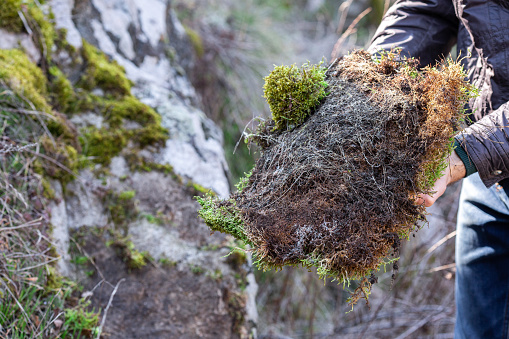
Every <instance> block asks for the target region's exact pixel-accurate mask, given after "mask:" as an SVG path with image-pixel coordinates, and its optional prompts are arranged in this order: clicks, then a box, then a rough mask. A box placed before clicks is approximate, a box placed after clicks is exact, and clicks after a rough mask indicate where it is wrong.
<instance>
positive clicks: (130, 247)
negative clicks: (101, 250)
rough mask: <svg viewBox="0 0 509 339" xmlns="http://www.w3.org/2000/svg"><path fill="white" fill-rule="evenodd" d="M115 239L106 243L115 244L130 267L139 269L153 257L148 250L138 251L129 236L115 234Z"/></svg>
mask: <svg viewBox="0 0 509 339" xmlns="http://www.w3.org/2000/svg"><path fill="white" fill-rule="evenodd" d="M114 236H115V240H112V241H109V242H107V243H106V245H108V246H113V247H115V248H116V249H117V250H118V251H119V255H120V257H121V258H122V260H123V261H124V262H125V263H126V265H127V268H128V269H133V270H137V269H140V268H143V267H145V266H146V265H147V263H148V261H150V260H152V257H151V256H150V254H149V253H148V252H147V251H142V252H140V251H138V250H137V249H136V248H135V246H134V244H133V242H132V241H131V240H129V238H128V237H121V236H119V235H118V234H116V235H114Z"/></svg>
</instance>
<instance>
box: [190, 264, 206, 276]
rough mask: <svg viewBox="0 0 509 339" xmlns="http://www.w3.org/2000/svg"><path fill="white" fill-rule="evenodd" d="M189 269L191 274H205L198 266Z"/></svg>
mask: <svg viewBox="0 0 509 339" xmlns="http://www.w3.org/2000/svg"><path fill="white" fill-rule="evenodd" d="M190 268H191V272H193V273H194V274H203V273H205V269H204V268H203V267H200V266H198V265H191V266H190Z"/></svg>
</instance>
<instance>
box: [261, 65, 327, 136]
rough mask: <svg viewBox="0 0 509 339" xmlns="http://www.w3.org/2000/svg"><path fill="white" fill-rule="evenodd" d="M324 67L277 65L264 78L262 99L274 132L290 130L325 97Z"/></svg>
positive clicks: (300, 122) (301, 121) (302, 120)
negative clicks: (266, 104) (269, 113)
mask: <svg viewBox="0 0 509 339" xmlns="http://www.w3.org/2000/svg"><path fill="white" fill-rule="evenodd" d="M325 70H326V69H325V68H324V67H321V66H320V65H314V66H311V65H309V64H305V65H303V66H302V67H301V68H298V67H296V66H295V65H291V66H276V67H275V68H274V70H273V71H272V72H271V73H270V74H269V75H268V76H267V77H265V84H264V85H263V89H264V95H263V96H264V98H266V99H267V102H268V103H269V107H270V110H271V112H272V119H273V120H274V122H275V129H277V130H282V131H283V130H287V129H292V128H294V127H296V126H298V125H300V124H302V123H303V122H304V120H305V119H306V118H307V117H308V116H309V115H310V114H311V113H312V110H313V109H314V108H315V107H316V106H317V105H318V104H319V103H320V100H322V99H323V98H325V96H326V92H325V89H326V88H327V86H328V85H327V83H326V82H325Z"/></svg>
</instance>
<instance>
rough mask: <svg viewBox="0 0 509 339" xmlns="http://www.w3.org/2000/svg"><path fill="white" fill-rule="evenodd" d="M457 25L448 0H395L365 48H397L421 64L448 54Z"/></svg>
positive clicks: (426, 63)
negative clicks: (369, 43)
mask: <svg viewBox="0 0 509 339" xmlns="http://www.w3.org/2000/svg"><path fill="white" fill-rule="evenodd" d="M458 27H459V20H458V19H457V17H456V13H455V11H454V5H453V3H452V0H420V1H417V0H398V1H397V2H396V3H395V4H394V5H393V6H392V7H391V8H390V9H389V11H388V12H387V14H386V15H385V16H384V18H383V20H382V22H381V24H380V26H379V27H378V29H377V31H376V33H375V36H374V37H373V40H372V41H371V45H370V47H369V48H368V51H369V52H370V53H372V54H373V53H377V52H378V51H380V50H382V49H386V50H390V49H391V48H393V47H400V48H402V54H403V55H406V56H412V57H415V58H417V59H419V60H420V64H421V66H422V67H424V66H426V65H429V64H435V63H436V61H437V59H440V58H441V57H444V56H446V55H447V54H448V53H449V51H450V49H451V48H452V46H453V45H454V44H455V43H456V36H457V32H458Z"/></svg>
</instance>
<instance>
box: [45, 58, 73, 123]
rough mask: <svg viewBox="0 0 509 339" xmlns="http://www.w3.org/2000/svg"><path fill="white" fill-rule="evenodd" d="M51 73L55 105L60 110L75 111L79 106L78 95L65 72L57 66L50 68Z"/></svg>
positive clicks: (51, 93)
mask: <svg viewBox="0 0 509 339" xmlns="http://www.w3.org/2000/svg"><path fill="white" fill-rule="evenodd" d="M49 74H50V76H51V77H50V85H49V91H50V95H49V96H50V98H51V103H52V105H53V107H55V108H56V109H57V110H59V111H60V112H65V113H70V112H74V110H75V109H76V106H77V100H78V99H77V97H76V93H74V88H73V86H72V84H71V82H70V81H69V79H67V77H66V76H65V74H64V73H63V72H62V71H61V70H60V69H59V68H58V67H56V66H52V67H50V69H49Z"/></svg>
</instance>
